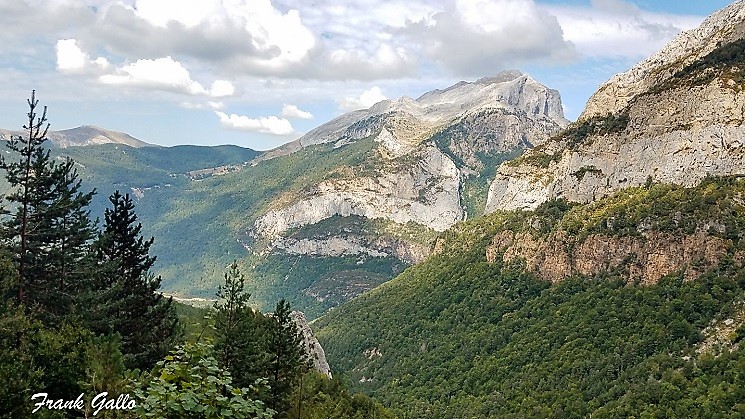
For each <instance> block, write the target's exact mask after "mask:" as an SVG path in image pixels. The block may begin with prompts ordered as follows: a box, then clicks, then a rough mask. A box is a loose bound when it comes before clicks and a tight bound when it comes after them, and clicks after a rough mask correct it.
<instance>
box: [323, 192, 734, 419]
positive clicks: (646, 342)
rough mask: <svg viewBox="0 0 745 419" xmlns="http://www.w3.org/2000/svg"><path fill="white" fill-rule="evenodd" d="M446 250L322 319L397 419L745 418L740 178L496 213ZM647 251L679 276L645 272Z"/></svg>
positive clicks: (337, 365) (461, 231) (449, 236)
mask: <svg viewBox="0 0 745 419" xmlns="http://www.w3.org/2000/svg"><path fill="white" fill-rule="evenodd" d="M598 237H602V238H603V240H605V242H606V243H609V244H608V247H607V248H605V249H603V251H602V252H598V253H597V254H587V253H582V251H580V249H582V247H583V246H584V245H585V244H586V243H588V242H590V241H592V240H595V239H597V238H598ZM661 237H665V238H666V239H667V240H666V241H664V242H663V241H661V239H660V238H661ZM648 242H653V243H655V245H654V246H655V247H654V248H645V247H644V246H645V243H648ZM544 243H545V245H543V244H544ZM437 249H438V253H437V254H436V255H433V256H431V257H430V258H429V259H428V260H427V261H426V262H424V263H421V264H419V265H416V266H413V267H411V268H409V269H407V270H406V271H405V272H404V273H402V274H401V275H399V276H398V277H397V278H395V279H394V280H392V281H390V282H388V283H386V284H384V285H382V286H380V287H378V288H377V289H375V290H373V291H371V292H368V293H366V294H363V295H361V296H360V297H358V298H356V299H354V300H352V301H351V302H349V303H347V304H345V305H343V306H341V307H339V308H337V309H334V310H332V311H331V312H329V313H328V314H326V315H325V316H323V317H322V318H320V319H319V320H317V321H316V322H315V324H314V327H315V328H317V329H318V333H317V335H318V338H319V340H320V341H321V343H322V345H323V347H324V348H325V350H326V353H327V356H328V358H329V362H330V364H331V367H332V368H333V369H334V371H335V373H341V374H345V375H346V376H347V377H348V378H349V379H350V380H351V381H352V382H353V383H354V385H355V387H356V388H357V389H360V390H364V391H365V392H367V393H369V394H371V395H373V396H374V398H376V399H377V400H380V401H382V402H383V403H384V404H385V405H387V406H388V407H390V408H391V409H394V410H395V411H396V412H397V413H398V414H399V415H400V416H401V417H417V418H426V417H432V418H439V417H452V418H471V417H557V418H558V417H587V416H589V415H592V417H607V418H614V417H630V416H635V417H646V416H649V417H739V416H742V415H745V403H744V402H743V400H745V374H743V371H745V352H744V350H743V346H742V341H743V339H745V326H743V324H744V323H745V267H744V266H743V265H745V180H741V179H734V178H721V179H712V178H709V179H706V180H705V181H704V182H703V183H702V184H701V185H700V186H697V187H695V188H690V189H684V188H682V187H677V186H667V185H661V184H651V183H650V184H648V185H647V186H645V187H638V188H630V189H625V190H622V191H619V192H618V193H616V194H614V195H612V196H610V197H608V198H605V199H601V200H599V201H598V202H596V203H594V204H587V205H571V204H567V203H566V202H565V201H550V202H548V203H545V204H543V205H541V206H540V207H538V208H537V209H536V210H535V211H516V212H496V213H494V214H491V215H489V216H486V217H483V218H479V219H475V220H471V221H468V222H465V223H461V224H458V225H456V226H455V227H453V228H452V229H450V230H449V231H447V232H446V233H444V234H443V235H442V236H441V237H440V238H439V239H438V241H437ZM646 252H649V253H646ZM562 255H564V256H562ZM567 255H569V256H567ZM654 255H657V256H658V257H661V258H663V257H669V258H671V260H673V259H674V258H675V257H678V259H675V261H676V262H675V263H670V264H669V265H664V266H673V267H674V269H668V270H667V271H660V272H659V274H658V275H651V274H650V275H648V276H646V277H645V276H644V275H642V274H641V273H640V271H639V265H640V264H639V263H638V261H639V260H641V259H644V258H647V259H649V258H650V257H653V256H654ZM563 259H566V260H569V261H570V262H573V263H574V265H572V263H569V265H567V266H564V262H565V261H566V260H563ZM561 266H564V270H561V269H558V268H557V267H561ZM583 273H584V274H583ZM540 277H546V278H547V279H550V280H551V281H554V282H553V283H552V282H551V281H549V280H545V279H541V278H540Z"/></svg>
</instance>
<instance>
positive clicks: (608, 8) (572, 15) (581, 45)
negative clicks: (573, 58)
mask: <svg viewBox="0 0 745 419" xmlns="http://www.w3.org/2000/svg"><path fill="white" fill-rule="evenodd" d="M591 5H592V7H590V8H587V7H567V6H564V7H559V6H553V7H550V8H549V9H548V10H549V11H550V12H551V13H552V14H554V15H555V16H556V17H557V19H558V21H559V23H560V24H561V26H562V28H563V30H564V36H565V38H566V39H567V40H568V41H570V42H572V43H573V44H574V45H575V46H576V47H577V50H578V51H579V52H580V53H581V54H583V55H585V56H590V57H631V58H641V57H646V56H648V55H651V54H652V53H654V52H655V51H657V50H659V49H660V48H662V46H664V45H665V43H667V42H668V41H669V40H670V39H672V38H674V37H675V36H676V35H677V34H678V33H680V31H682V30H686V29H691V28H694V27H696V26H697V25H698V24H699V23H700V22H701V18H700V17H697V16H674V15H669V14H660V13H651V12H645V11H643V10H641V9H640V8H639V7H638V6H636V5H635V4H633V3H629V2H627V1H623V0H592V2H591Z"/></svg>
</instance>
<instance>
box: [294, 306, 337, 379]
mask: <svg viewBox="0 0 745 419" xmlns="http://www.w3.org/2000/svg"><path fill="white" fill-rule="evenodd" d="M291 316H292V320H293V321H294V322H295V324H296V325H297V326H298V329H299V330H300V333H301V334H302V336H303V345H304V348H305V353H306V354H308V358H309V359H310V360H311V362H312V363H313V368H315V369H316V371H318V372H320V373H321V374H326V375H327V376H328V377H329V378H331V367H330V366H329V363H328V361H326V352H324V350H323V347H322V346H321V343H320V342H318V339H316V337H315V336H314V335H313V330H312V329H311V328H310V324H309V323H308V320H307V319H306V318H305V314H303V312H302V311H293V312H292V313H291Z"/></svg>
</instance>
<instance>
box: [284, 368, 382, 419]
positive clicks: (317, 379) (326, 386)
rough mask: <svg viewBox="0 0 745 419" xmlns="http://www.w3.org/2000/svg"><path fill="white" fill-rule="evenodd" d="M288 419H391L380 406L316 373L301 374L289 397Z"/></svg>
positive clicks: (337, 380)
mask: <svg viewBox="0 0 745 419" xmlns="http://www.w3.org/2000/svg"><path fill="white" fill-rule="evenodd" d="M290 399H291V406H290V410H289V411H288V412H287V415H286V416H287V417H288V418H298V419H392V418H393V417H394V416H393V414H392V413H390V412H389V411H387V410H386V409H385V408H383V406H381V405H380V403H378V402H376V401H374V400H373V399H371V398H370V397H368V396H366V395H364V394H359V393H358V394H354V393H352V392H350V391H349V390H348V389H347V387H346V386H345V385H344V383H343V382H342V381H341V380H340V379H339V378H333V379H330V378H328V377H327V376H325V375H323V374H320V373H318V372H316V371H310V372H308V373H306V374H304V375H303V376H302V377H301V379H300V383H299V385H298V386H296V388H295V391H294V392H293V394H292V396H291V398H290Z"/></svg>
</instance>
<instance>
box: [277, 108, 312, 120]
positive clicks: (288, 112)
mask: <svg viewBox="0 0 745 419" xmlns="http://www.w3.org/2000/svg"><path fill="white" fill-rule="evenodd" d="M282 116H284V117H285V118H299V119H313V114H312V113H310V112H306V111H302V110H300V109H298V107H297V106H295V105H284V106H283V107H282Z"/></svg>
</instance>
